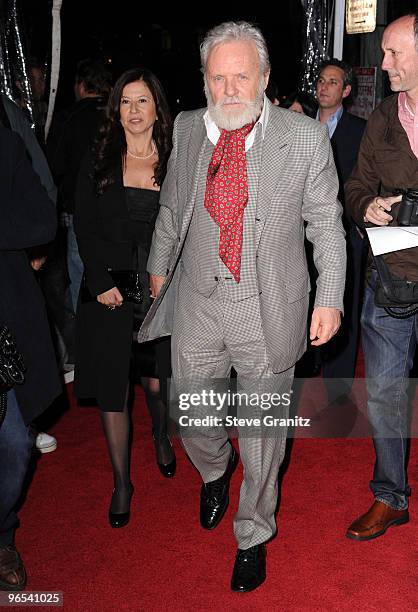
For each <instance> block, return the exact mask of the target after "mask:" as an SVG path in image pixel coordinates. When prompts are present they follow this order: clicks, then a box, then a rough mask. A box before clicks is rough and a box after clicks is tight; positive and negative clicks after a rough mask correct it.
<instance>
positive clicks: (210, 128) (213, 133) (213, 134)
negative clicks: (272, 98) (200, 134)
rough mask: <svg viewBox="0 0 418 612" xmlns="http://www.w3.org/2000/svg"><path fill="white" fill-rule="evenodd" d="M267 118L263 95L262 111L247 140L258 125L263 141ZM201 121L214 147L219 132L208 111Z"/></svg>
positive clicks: (266, 107) (267, 107) (267, 108)
mask: <svg viewBox="0 0 418 612" xmlns="http://www.w3.org/2000/svg"><path fill="white" fill-rule="evenodd" d="M269 116H270V103H269V101H268V100H267V97H266V95H265V94H264V99H263V110H262V111H261V115H260V116H259V118H258V119H257V121H256V122H255V124H254V128H253V129H252V130H251V132H250V134H248V136H247V139H248V138H249V137H250V136H251V134H254V133H255V128H256V127H257V125H258V124H260V125H261V136H262V138H263V139H264V136H265V134H266V129H267V123H268V120H269ZM203 120H204V122H205V126H206V133H207V136H208V138H209V140H210V141H211V143H212V144H214V145H216V143H217V142H218V139H219V136H220V135H221V131H220V129H219V128H218V126H217V125H216V123H215V122H214V121H213V119H212V117H211V116H210V114H209V111H208V110H207V111H206V112H205V114H204V115H203Z"/></svg>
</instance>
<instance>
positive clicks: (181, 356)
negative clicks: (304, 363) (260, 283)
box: [172, 275, 294, 549]
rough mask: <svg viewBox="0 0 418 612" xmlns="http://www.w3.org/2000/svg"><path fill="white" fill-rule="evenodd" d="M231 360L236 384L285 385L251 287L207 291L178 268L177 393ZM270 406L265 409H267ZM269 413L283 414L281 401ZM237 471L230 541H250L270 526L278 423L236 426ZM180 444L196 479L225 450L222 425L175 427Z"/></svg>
mask: <svg viewBox="0 0 418 612" xmlns="http://www.w3.org/2000/svg"><path fill="white" fill-rule="evenodd" d="M231 364H233V365H234V367H235V369H236V370H237V373H238V380H239V383H240V391H241V392H246V393H248V394H249V395H251V394H253V393H257V394H258V396H261V394H262V393H270V394H271V393H273V392H276V393H278V392H279V393H281V394H282V393H286V392H288V391H289V390H290V386H291V383H292V378H293V370H294V368H290V369H289V370H287V371H286V372H282V373H280V374H273V372H272V370H271V368H270V366H269V361H268V357H267V350H266V344H265V340H264V334H263V329H262V326H261V318H260V305H259V297H258V295H256V296H253V297H251V298H248V299H246V300H240V301H239V302H232V301H230V299H229V292H228V290H227V289H226V288H225V286H224V285H222V284H221V285H219V286H218V287H217V289H216V290H215V292H214V293H213V294H212V295H211V296H210V297H205V296H203V295H201V294H199V293H198V292H196V290H195V289H194V287H192V285H191V284H190V283H189V282H188V280H187V277H186V276H185V275H182V277H181V280H180V284H179V294H178V308H177V310H176V314H175V319H174V332H173V336H172V365H173V378H174V380H175V381H176V386H177V389H176V391H177V392H178V393H197V392H201V390H202V389H203V388H206V389H207V388H208V387H210V388H217V386H216V385H215V384H211V382H212V381H213V380H214V379H217V380H219V379H225V378H227V377H228V376H229V374H230V369H231ZM268 413H269V414H272V410H270V411H268ZM207 414H211V415H213V414H222V413H216V411H215V409H213V408H212V407H209V408H208V407H204V406H198V407H196V408H191V409H189V411H188V415H189V416H191V417H204V416H206V415H207ZM264 414H267V412H264V411H263V410H261V409H260V408H259V407H256V406H249V407H246V409H245V407H244V408H243V409H241V408H238V417H245V416H251V417H258V418H260V419H261V420H262V417H263V416H264ZM275 414H276V416H278V415H280V417H281V418H287V416H288V408H287V407H286V406H281V407H280V409H279V412H277V411H276V413H275ZM238 432H239V447H240V455H241V460H242V463H243V466H244V479H243V482H242V485H241V492H240V501H239V508H238V512H237V514H236V516H235V520H234V532H235V537H236V539H237V542H238V547H239V548H242V549H246V548H249V547H250V546H255V545H256V544H260V543H262V542H265V541H266V540H268V539H269V538H270V537H271V536H272V535H273V534H274V533H275V531H276V524H275V519H274V511H275V508H276V503H277V477H278V470H279V467H280V464H281V462H282V460H283V456H284V451H285V445H286V428H285V427H274V428H262V427H251V426H249V425H247V426H244V427H238ZM180 433H181V436H182V441H183V445H184V447H185V449H186V451H187V453H188V455H189V456H190V458H191V460H192V461H193V463H194V465H195V466H196V467H197V469H198V470H199V472H200V474H201V476H202V478H203V480H204V482H210V481H212V480H215V479H216V478H219V477H220V476H222V474H223V473H224V471H225V469H226V465H227V463H228V458H229V449H230V447H229V444H228V436H227V433H226V430H225V429H224V428H223V427H222V426H219V425H218V426H213V427H204V428H203V427H195V428H193V427H184V428H180Z"/></svg>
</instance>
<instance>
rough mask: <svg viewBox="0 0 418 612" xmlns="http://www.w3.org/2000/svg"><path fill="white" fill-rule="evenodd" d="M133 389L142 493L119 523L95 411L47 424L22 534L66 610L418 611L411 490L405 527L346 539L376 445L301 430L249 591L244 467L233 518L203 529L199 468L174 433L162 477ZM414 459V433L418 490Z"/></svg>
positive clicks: (362, 503)
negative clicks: (240, 589)
mask: <svg viewBox="0 0 418 612" xmlns="http://www.w3.org/2000/svg"><path fill="white" fill-rule="evenodd" d="M68 388H69V390H70V391H71V386H69V387H68ZM137 396H138V399H137V401H136V405H135V409H134V423H135V431H134V448H133V457H132V475H133V482H134V485H135V494H134V497H133V502H132V518H131V522H130V524H129V525H128V526H127V527H125V528H124V529H121V530H112V529H111V528H110V527H109V526H108V524H107V510H108V503H109V498H110V494H111V489H112V478H111V470H110V467H109V461H108V458H107V454H106V448H105V442H104V439H103V435H102V432H101V427H100V419H99V415H98V412H97V410H96V409H88V408H81V407H77V406H76V405H75V404H73V405H72V407H71V409H70V410H69V411H68V412H66V413H65V414H64V416H63V417H62V419H61V420H60V422H59V423H58V425H57V426H56V427H55V428H54V429H53V430H52V431H51V433H54V434H55V435H56V436H57V438H58V449H57V451H56V452H54V453H51V454H48V455H43V456H42V457H41V458H40V460H39V462H38V467H37V471H36V473H35V476H34V479H33V482H32V485H31V487H30V490H29V493H28V496H27V500H26V502H25V504H24V507H23V509H22V511H21V512H20V517H21V523H22V527H21V528H20V529H19V531H18V535H17V544H18V547H19V550H20V552H21V554H22V556H23V558H24V561H25V563H26V566H27V569H28V573H29V582H28V589H29V590H48V591H51V590H60V591H63V593H64V609H65V610H68V611H70V612H76V611H83V612H91V611H96V610H97V611H99V610H103V611H111V610H115V611H116V610H130V611H137V610H146V611H148V610H149V611H151V610H152V611H154V610H157V611H159V610H166V609H169V610H175V611H177V610H187V611H189V610H190V611H191V610H194V611H196V610H221V609H225V608H229V609H232V610H244V611H245V610H285V611H288V610H297V611H300V610H321V611H322V610H337V611H348V610H350V611H352V610H361V611H368V610H376V611H378V610H379V611H382V610H390V611H398V610H399V611H403V612H405V611H408V610H416V609H418V585H417V566H418V553H417V541H418V511H417V506H416V504H415V503H414V499H412V504H411V521H410V523H409V524H408V525H404V526H401V527H396V528H392V529H390V530H389V531H388V532H387V534H386V535H385V536H384V537H382V538H378V539H376V540H373V541H370V542H363V543H358V542H353V541H351V540H348V539H347V538H345V537H344V533H345V529H346V527H347V526H348V524H349V523H350V522H351V520H352V519H354V518H355V517H356V516H357V515H358V514H359V513H361V512H363V511H365V510H366V509H367V507H368V506H369V504H370V503H371V496H370V494H369V492H368V489H367V486H368V480H369V478H370V474H371V469H372V463H373V451H372V446H371V443H370V441H368V440H307V439H305V440H300V439H299V440H295V443H294V446H293V449H292V455H291V462H290V466H289V469H288V471H287V473H286V475H285V477H284V482H283V486H282V500H281V506H280V511H279V515H278V529H279V532H278V536H277V537H276V538H275V539H274V540H273V542H271V543H270V544H269V546H268V558H267V562H268V568H267V571H268V579H267V582H266V583H265V585H264V586H263V587H261V588H260V589H259V590H258V591H255V592H253V593H248V594H233V593H231V592H230V590H229V580H230V575H231V570H232V566H233V561H234V556H235V548H236V545H235V540H234V537H233V533H232V518H233V515H234V511H235V509H236V507H237V501H238V492H239V484H240V480H241V469H239V470H237V472H236V473H235V475H234V478H233V484H232V495H231V504H230V507H229V509H228V512H227V514H226V516H225V519H224V520H223V522H222V523H221V525H220V526H219V527H218V528H217V529H216V531H214V532H205V531H203V530H202V529H200V527H199V524H198V505H199V491H200V480H199V476H198V474H197V472H196V471H195V470H194V468H193V467H192V465H191V464H190V463H189V462H188V460H187V459H186V457H185V455H184V453H183V451H182V450H181V448H180V446H179V444H178V441H176V443H175V446H176V451H177V459H178V470H177V474H176V476H175V478H174V479H172V480H166V479H164V478H163V477H162V476H161V475H160V473H159V471H158V469H157V467H156V465H155V463H154V452H153V444H152V440H151V436H150V424H149V419H148V416H147V415H146V413H145V409H144V406H143V402H142V392H141V390H140V389H138V390H137ZM417 468H418V444H417V440H414V441H413V444H412V451H411V460H410V466H409V474H410V482H411V486H412V487H413V489H414V491H416V490H417V489H418V469H417ZM26 609H27V608H26ZM41 609H46V608H44V607H42V608H41ZM49 609H50V608H49Z"/></svg>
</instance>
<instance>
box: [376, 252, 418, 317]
mask: <svg viewBox="0 0 418 612" xmlns="http://www.w3.org/2000/svg"><path fill="white" fill-rule="evenodd" d="M373 259H374V261H375V264H376V269H377V272H378V277H377V279H376V286H375V290H374V303H375V305H376V306H379V307H380V308H384V309H385V311H386V312H387V314H389V315H390V316H391V317H393V318H395V319H407V318H408V317H411V316H412V315H415V314H417V312H418V283H415V282H412V281H408V280H407V279H403V278H397V277H394V276H392V274H391V273H390V271H389V268H388V266H387V264H386V262H385V260H384V259H383V256H382V255H376V256H374V257H373ZM394 308H396V310H393V309H394Z"/></svg>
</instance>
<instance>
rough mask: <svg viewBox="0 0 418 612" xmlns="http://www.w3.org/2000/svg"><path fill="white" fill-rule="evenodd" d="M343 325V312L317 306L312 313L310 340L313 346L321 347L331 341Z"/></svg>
mask: <svg viewBox="0 0 418 612" xmlns="http://www.w3.org/2000/svg"><path fill="white" fill-rule="evenodd" d="M340 325H341V312H340V311H339V310H337V308H325V307H324V306H317V307H316V308H314V311H313V313H312V321H311V329H310V334H309V337H310V340H311V344H312V346H320V345H321V344H325V343H326V342H328V340H331V338H332V337H333V336H335V334H336V333H337V331H338V330H339V328H340Z"/></svg>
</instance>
